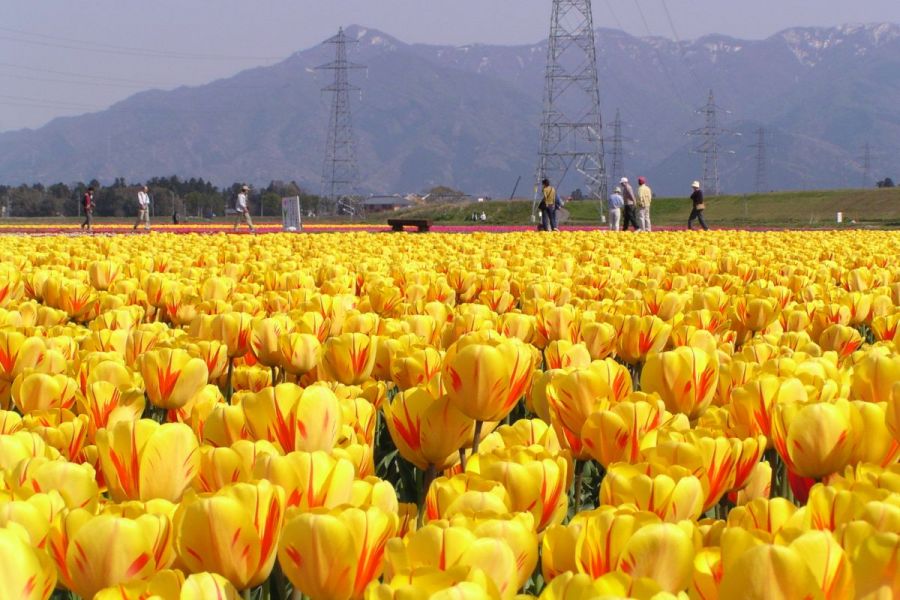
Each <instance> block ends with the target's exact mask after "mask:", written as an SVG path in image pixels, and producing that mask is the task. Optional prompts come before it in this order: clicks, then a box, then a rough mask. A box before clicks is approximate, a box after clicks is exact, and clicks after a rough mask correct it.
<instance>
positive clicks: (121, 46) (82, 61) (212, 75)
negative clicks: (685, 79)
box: [0, 0, 900, 130]
mask: <svg viewBox="0 0 900 600" xmlns="http://www.w3.org/2000/svg"><path fill="white" fill-rule="evenodd" d="M550 6H551V2H550V0H324V1H322V0H317V1H315V2H314V1H312V0H293V1H290V0H250V1H248V0H144V1H141V0H77V1H76V0H4V1H3V2H2V5H0V90H2V91H0V130H9V129H18V128H21V127H36V126H40V125H42V124H44V123H46V122H47V121H48V120H50V119H51V118H53V117H56V116H61V115H71V114H80V113H84V112H92V111H94V110H100V109H102V108H105V107H107V106H109V105H110V104H111V103H113V102H115V101H118V100H121V99H123V98H126V97H127V96H129V95H131V94H132V93H134V92H137V91H140V90H142V89H147V88H164V89H167V88H172V87H175V86H178V85H184V84H200V83H205V82H207V81H211V80H213V79H216V78H220V77H225V76H228V75H232V74H234V73H236V72H237V71H239V70H241V69H244V68H247V67H252V66H256V65H261V64H272V63H274V62H277V61H278V60H281V59H282V58H284V57H286V56H287V55H289V54H291V53H292V52H294V51H296V50H299V49H302V48H306V47H309V46H311V45H313V44H315V43H317V42H318V41H320V40H322V39H324V38H325V37H327V36H329V35H331V34H332V33H334V31H336V30H337V28H338V26H339V25H349V24H354V23H355V24H359V25H366V26H369V27H375V28H378V29H382V30H384V31H386V32H387V33H390V34H392V35H394V36H396V37H398V38H400V39H401V40H404V41H410V42H430V43H442V44H466V43H472V42H483V43H495V44H515V43H529V42H535V41H538V40H540V39H542V38H544V37H546V35H547V31H548V24H547V23H548V20H549V13H550ZM666 6H667V7H668V9H669V11H670V13H671V16H672V24H673V25H674V30H673V26H672V25H670V23H669V20H668V19H667V18H666V12H665V7H666ZM594 13H595V15H594V18H595V22H596V25H597V26H605V27H613V28H621V29H625V30H626V31H628V32H629V33H632V34H634V35H639V36H645V35H648V32H649V33H650V34H653V35H661V36H666V37H675V35H676V34H677V36H678V37H680V38H683V39H689V38H696V37H698V36H701V35H704V34H707V33H725V34H730V35H734V36H736V37H748V38H763V37H766V36H769V35H771V34H773V33H775V32H777V31H779V30H781V29H784V28H786V27H791V26H797V25H838V24H843V23H859V22H882V21H891V22H900V1H898V0H856V1H850V0H594ZM645 21H646V24H645Z"/></svg>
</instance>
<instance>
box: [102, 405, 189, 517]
mask: <svg viewBox="0 0 900 600" xmlns="http://www.w3.org/2000/svg"><path fill="white" fill-rule="evenodd" d="M97 449H98V450H99V452H100V465H101V468H102V470H103V476H104V478H105V480H106V483H107V485H108V486H109V492H110V495H111V496H112V498H113V499H114V500H116V501H119V502H121V501H123V500H150V499H152V498H163V499H165V500H169V501H171V502H178V501H179V500H181V497H182V495H183V494H184V492H185V490H187V489H188V488H189V487H190V486H191V484H192V483H193V481H194V478H195V477H196V476H197V473H198V471H199V469H200V448H199V445H198V443H197V438H196V437H194V433H193V431H191V428H190V427H188V426H187V425H184V424H182V423H166V424H164V425H160V424H159V423H157V422H155V421H150V420H149V419H142V420H140V421H137V422H131V421H123V422H121V423H118V424H116V425H115V426H113V427H112V428H110V429H102V430H100V431H99V432H97Z"/></svg>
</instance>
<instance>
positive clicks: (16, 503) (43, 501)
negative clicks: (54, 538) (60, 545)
mask: <svg viewBox="0 0 900 600" xmlns="http://www.w3.org/2000/svg"><path fill="white" fill-rule="evenodd" d="M65 508H66V503H65V500H64V499H63V498H62V496H60V495H59V493H58V492H55V491H51V492H50V493H47V494H34V495H33V496H31V497H29V498H27V499H25V500H16V499H13V500H4V501H3V503H2V504H0V529H2V528H4V527H10V528H12V527H13V525H16V526H19V527H21V528H22V529H23V530H24V533H26V534H27V538H28V540H29V541H30V542H31V545H32V546H34V547H35V548H40V549H42V550H43V549H44V548H45V547H46V545H47V541H48V539H49V535H50V529H51V528H52V527H53V526H54V524H56V522H57V521H59V519H60V516H61V515H62V514H63V512H64V510H65Z"/></svg>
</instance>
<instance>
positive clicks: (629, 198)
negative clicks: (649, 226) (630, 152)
mask: <svg viewBox="0 0 900 600" xmlns="http://www.w3.org/2000/svg"><path fill="white" fill-rule="evenodd" d="M619 187H621V188H622V199H623V200H624V201H625V205H624V207H623V211H622V231H628V225H629V224H631V226H632V227H634V230H635V231H639V230H640V228H641V226H640V225H638V222H637V216H636V215H635V211H634V205H635V198H634V188H632V187H631V184H630V183H628V178H627V177H623V178H622V179H620V180H619Z"/></svg>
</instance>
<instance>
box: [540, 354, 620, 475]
mask: <svg viewBox="0 0 900 600" xmlns="http://www.w3.org/2000/svg"><path fill="white" fill-rule="evenodd" d="M613 365H614V366H613ZM611 367H612V368H611ZM630 380H631V377H630V376H629V375H628V372H627V371H626V370H625V369H624V368H623V367H621V365H616V364H615V363H614V362H613V361H612V359H606V361H598V362H596V363H593V364H591V366H590V367H587V368H576V369H572V370H569V371H568V372H563V373H560V374H559V375H557V376H555V377H553V378H551V379H550V384H549V385H548V386H547V390H546V395H547V401H548V403H549V407H550V415H551V422H552V424H553V427H554V429H556V432H557V435H558V436H559V439H560V441H562V442H564V443H565V444H566V446H567V447H568V448H570V449H571V450H572V453H573V455H574V456H575V458H578V459H584V458H587V453H586V451H585V449H584V443H583V440H582V439H581V431H582V428H583V427H584V424H585V421H587V418H588V416H590V414H591V413H593V412H594V411H596V410H605V409H606V408H608V407H609V406H610V403H611V402H613V401H615V400H617V399H618V398H617V389H619V388H622V387H627V388H630V385H629V384H630Z"/></svg>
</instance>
